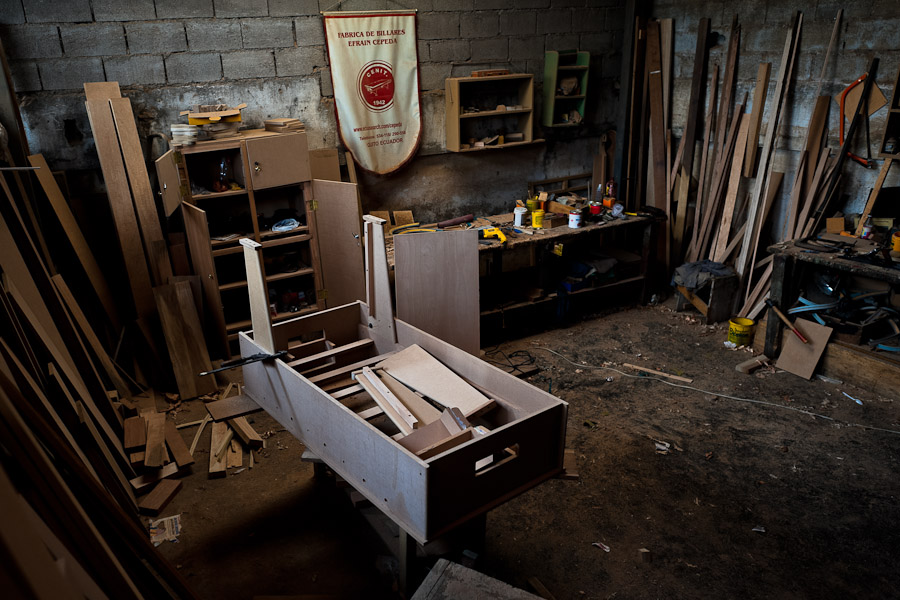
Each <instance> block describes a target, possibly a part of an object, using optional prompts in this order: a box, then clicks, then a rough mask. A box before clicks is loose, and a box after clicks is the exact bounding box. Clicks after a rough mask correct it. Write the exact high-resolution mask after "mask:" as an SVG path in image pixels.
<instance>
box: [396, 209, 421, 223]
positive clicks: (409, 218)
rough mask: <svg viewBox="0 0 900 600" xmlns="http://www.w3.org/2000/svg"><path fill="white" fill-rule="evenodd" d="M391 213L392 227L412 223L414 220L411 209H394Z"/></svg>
mask: <svg viewBox="0 0 900 600" xmlns="http://www.w3.org/2000/svg"><path fill="white" fill-rule="evenodd" d="M391 214H392V215H393V216H394V227H402V226H404V225H412V224H413V223H415V222H416V219H415V217H413V212H412V211H411V210H395V211H393V212H392V213H391Z"/></svg>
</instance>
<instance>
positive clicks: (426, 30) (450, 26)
mask: <svg viewBox="0 0 900 600" xmlns="http://www.w3.org/2000/svg"><path fill="white" fill-rule="evenodd" d="M458 37H459V15H458V14H454V13H449V14H447V13H436V12H433V13H424V14H422V15H419V39H420V40H446V39H456V38H458Z"/></svg>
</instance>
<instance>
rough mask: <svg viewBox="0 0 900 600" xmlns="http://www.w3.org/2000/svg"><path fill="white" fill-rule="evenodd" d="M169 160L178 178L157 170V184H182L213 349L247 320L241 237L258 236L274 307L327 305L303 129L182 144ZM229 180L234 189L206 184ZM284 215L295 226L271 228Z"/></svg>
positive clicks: (222, 350) (231, 341) (226, 346)
mask: <svg viewBox="0 0 900 600" xmlns="http://www.w3.org/2000/svg"><path fill="white" fill-rule="evenodd" d="M169 160H171V159H169ZM174 160H175V163H176V164H177V165H179V166H180V168H179V169H178V170H177V174H178V176H179V177H180V179H181V180H180V181H164V180H163V176H164V175H165V173H164V172H162V171H160V170H158V173H159V175H160V187H163V186H165V187H166V188H167V189H172V188H177V189H180V190H181V191H182V197H183V202H182V204H181V206H182V215H183V217H184V227H185V234H186V237H187V240H188V245H189V248H190V254H191V261H192V263H193V267H194V273H195V274H196V275H200V277H201V284H202V285H203V291H204V299H205V302H204V304H205V310H204V311H203V312H204V316H205V320H206V323H205V331H206V336H207V344H208V346H209V348H210V353H211V355H212V356H215V357H222V358H226V357H228V356H230V355H231V354H232V353H235V352H237V344H236V340H237V338H236V336H235V335H232V334H235V333H236V332H237V331H239V330H240V328H242V327H248V326H249V324H250V320H249V316H250V312H249V311H250V307H249V303H248V302H247V295H246V290H247V281H246V278H247V276H246V273H245V267H244V259H243V255H242V246H241V245H240V239H241V238H250V239H253V240H255V241H256V242H259V243H260V244H262V247H263V249H262V252H263V258H264V263H265V267H264V268H265V270H266V271H267V273H265V274H264V275H265V281H266V288H267V292H268V293H269V296H270V298H269V303H270V305H271V306H273V307H274V308H275V309H277V310H278V311H279V314H281V315H284V318H288V317H289V316H297V314H299V313H300V312H301V311H307V312H309V311H310V310H319V309H322V308H325V301H324V298H323V297H322V294H321V293H320V291H321V290H322V289H323V285H322V275H321V266H320V261H319V256H318V244H317V240H316V237H315V217H314V211H312V210H310V207H311V198H312V192H311V185H310V167H309V158H308V152H307V143H306V133H304V132H292V133H282V134H276V133H271V132H265V131H248V132H243V134H242V135H241V136H240V137H238V138H234V139H229V140H211V141H208V142H198V143H197V144H195V145H193V146H186V147H183V148H181V149H180V150H179V152H178V156H176V157H175V158H174ZM223 173H224V176H223V175H222V174H223ZM169 176H171V175H169ZM217 178H218V179H217ZM232 185H234V186H239V188H240V189H226V190H223V191H215V190H212V189H210V188H211V187H213V186H215V187H217V188H222V187H227V186H232ZM187 190H191V192H196V191H197V190H210V191H208V192H203V193H187ZM286 218H293V219H296V220H297V221H298V223H299V226H298V227H295V228H294V229H291V230H289V231H284V232H273V231H271V229H270V228H271V227H272V226H273V225H274V224H275V223H277V222H279V221H281V220H283V219H286ZM214 237H228V238H229V239H225V240H216V239H212V238H214Z"/></svg>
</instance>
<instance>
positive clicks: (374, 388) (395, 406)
mask: <svg viewBox="0 0 900 600" xmlns="http://www.w3.org/2000/svg"><path fill="white" fill-rule="evenodd" d="M363 369H364V371H363V373H360V374H359V375H358V376H357V378H356V380H357V381H358V382H359V384H360V385H361V386H362V387H363V388H364V389H365V390H366V391H367V392H368V393H369V395H370V396H371V397H372V399H373V400H375V403H376V404H377V405H378V406H380V407H381V409H382V410H383V411H384V414H385V415H387V417H388V419H390V420H391V422H392V423H393V424H394V425H396V426H397V429H399V430H400V433H402V434H403V435H409V434H410V433H412V432H413V430H414V429H415V426H416V425H417V424H418V420H417V419H416V418H415V417H413V416H412V413H410V412H409V411H408V410H406V409H405V407H403V406H402V404H401V403H400V402H399V401H398V400H396V397H394V395H393V394H392V393H391V392H390V390H388V389H387V388H386V387H384V384H383V383H381V382H380V380H379V381H377V382H376V380H378V378H377V377H376V376H375V375H374V374H372V370H371V369H369V367H363ZM366 370H367V371H368V373H366ZM369 374H372V375H371V377H370V376H369Z"/></svg>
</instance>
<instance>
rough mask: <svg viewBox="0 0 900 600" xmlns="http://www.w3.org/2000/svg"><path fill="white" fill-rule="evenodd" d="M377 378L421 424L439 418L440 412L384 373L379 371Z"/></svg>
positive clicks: (426, 423)
mask: <svg viewBox="0 0 900 600" xmlns="http://www.w3.org/2000/svg"><path fill="white" fill-rule="evenodd" d="M378 376H379V377H380V378H381V382H382V383H383V384H384V386H385V387H386V388H388V389H389V390H390V391H391V393H392V394H394V396H396V397H397V399H399V400H400V402H402V403H403V405H404V406H405V407H406V408H407V409H409V412H411V413H412V414H413V416H414V417H416V419H417V420H418V421H419V422H420V423H421V424H422V425H428V424H429V423H433V422H434V421H437V420H438V419H440V418H441V411H439V410H438V409H436V408H435V407H434V406H432V405H431V404H429V403H428V401H427V400H425V399H424V398H422V397H421V396H419V395H418V394H416V393H415V392H414V391H412V390H411V389H409V388H408V387H406V386H405V385H403V384H402V383H400V382H399V381H397V380H396V379H394V378H393V377H391V376H390V375H389V374H388V373H385V372H384V371H379V372H378Z"/></svg>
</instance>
